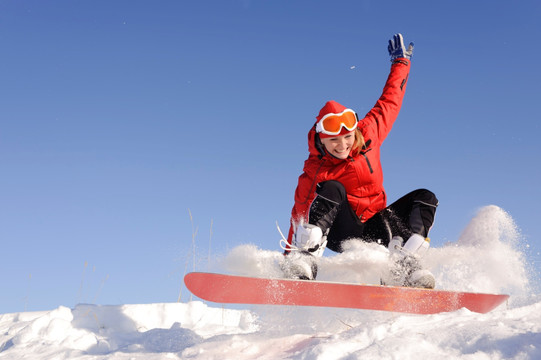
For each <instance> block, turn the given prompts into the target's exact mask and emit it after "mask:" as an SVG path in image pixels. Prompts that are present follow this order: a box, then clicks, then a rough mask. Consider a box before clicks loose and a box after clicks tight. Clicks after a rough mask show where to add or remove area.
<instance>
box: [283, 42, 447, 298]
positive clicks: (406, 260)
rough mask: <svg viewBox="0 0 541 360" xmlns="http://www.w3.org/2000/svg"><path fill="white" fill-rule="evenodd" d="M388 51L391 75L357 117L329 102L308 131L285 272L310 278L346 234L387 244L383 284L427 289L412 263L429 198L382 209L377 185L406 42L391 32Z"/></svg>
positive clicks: (398, 99) (421, 246) (429, 279)
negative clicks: (325, 252)
mask: <svg viewBox="0 0 541 360" xmlns="http://www.w3.org/2000/svg"><path fill="white" fill-rule="evenodd" d="M388 49H389V54H390V56H391V62H392V65H391V72H390V74H389V77H388V79H387V82H386V84H385V87H384V89H383V93H382V95H381V97H380V98H379V100H378V101H377V103H376V105H375V106H374V107H373V108H372V110H370V112H368V114H366V116H365V117H364V118H362V119H358V116H357V114H356V113H355V112H354V111H353V110H351V109H348V108H346V107H345V106H343V105H341V104H339V103H338V102H336V101H329V102H327V103H326V104H325V106H323V108H322V109H321V111H320V112H319V115H318V116H317V117H316V119H317V121H316V123H315V124H314V126H313V127H312V128H311V129H310V132H309V134H308V145H309V157H308V159H307V160H306V161H305V163H304V169H303V170H304V172H303V174H302V175H301V176H300V177H299V183H298V186H297V189H296V191H295V205H294V207H293V210H292V216H291V227H290V230H289V235H288V238H287V243H286V245H285V247H284V249H285V253H286V255H287V256H286V258H285V261H284V263H283V269H284V272H285V274H286V276H287V277H290V278H300V279H315V277H316V273H317V266H316V262H315V258H316V257H319V256H321V255H322V253H323V250H324V249H325V248H326V247H328V248H329V249H331V250H333V251H336V252H341V251H342V244H343V242H344V241H346V240H348V239H352V238H354V239H361V240H363V241H376V242H378V243H381V244H382V245H385V246H389V249H390V252H391V254H392V255H393V256H392V259H393V264H394V265H393V266H392V270H391V271H390V273H389V274H387V275H386V276H384V277H383V278H382V282H383V283H385V284H389V285H400V286H415V287H426V288H433V287H434V283H435V281H434V277H433V275H432V274H431V273H430V272H429V271H427V270H423V269H421V268H420V266H419V261H418V259H419V258H420V256H422V255H423V253H424V252H426V250H427V249H428V239H427V236H428V232H429V230H430V228H431V227H432V224H433V222H434V215H435V212H436V206H437V204H438V200H437V199H436V196H435V195H434V194H433V193H432V192H430V191H428V190H425V189H421V190H416V191H413V192H411V193H409V194H407V195H406V196H404V197H402V198H401V199H399V200H398V201H396V202H394V203H393V204H391V205H390V206H388V207H387V198H386V194H385V190H384V188H383V173H382V168H381V163H380V147H381V145H382V143H383V141H384V140H385V138H386V137H387V135H388V134H389V131H390V130H391V127H392V125H393V123H394V121H395V119H396V118H397V116H398V113H399V111H400V107H401V104H402V99H403V97H404V93H405V91H406V85H407V79H408V74H409V70H410V59H411V56H412V52H413V43H410V44H409V47H408V48H407V49H406V48H405V46H404V42H403V38H402V35H401V34H396V35H394V37H393V39H392V40H390V41H389V47H388ZM403 239H405V240H406V242H405V243H404V242H403Z"/></svg>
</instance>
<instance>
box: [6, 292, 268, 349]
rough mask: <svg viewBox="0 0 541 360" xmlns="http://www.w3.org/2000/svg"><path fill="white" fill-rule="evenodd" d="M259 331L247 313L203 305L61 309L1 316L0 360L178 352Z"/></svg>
mask: <svg viewBox="0 0 541 360" xmlns="http://www.w3.org/2000/svg"><path fill="white" fill-rule="evenodd" d="M257 329H258V324H257V317H256V316H255V315H254V314H253V313H251V312H250V311H247V310H231V309H219V308H211V307H208V306H207V305H205V304H203V303H201V302H190V303H188V304H181V303H177V304H148V305H121V306H98V305H78V306H76V307H75V309H68V308H66V307H59V308H57V309H55V310H52V311H48V312H31V313H20V314H5V315H1V316H0V332H1V333H2V336H1V337H0V358H2V354H10V352H15V353H17V350H19V349H25V352H26V353H29V354H39V356H36V358H39V359H46V358H49V357H50V358H56V357H55V353H56V352H58V349H59V348H60V349H65V351H67V354H69V356H68V357H69V358H72V357H77V356H82V355H100V354H102V355H103V354H111V353H116V352H121V353H123V352H126V353H141V352H142V353H163V352H179V351H182V350H183V349H185V348H188V347H191V346H194V345H196V344H199V343H202V342H203V341H205V339H207V338H209V337H215V336H219V335H231V334H246V333H250V332H255V331H257ZM13 358H15V357H13ZM21 358H22V357H21Z"/></svg>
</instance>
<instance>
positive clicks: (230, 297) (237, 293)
mask: <svg viewBox="0 0 541 360" xmlns="http://www.w3.org/2000/svg"><path fill="white" fill-rule="evenodd" d="M184 283H185V284H186V286H187V288H188V289H189V290H190V291H191V292H192V293H193V294H194V295H195V296H197V297H199V298H201V299H203V300H208V301H212V302H216V303H228V304H265V305H296V306H322V307H337V308H352V309H366V310H380V311H393V312H403V313H411V314H436V313H441V312H450V311H456V310H459V309H461V308H466V309H468V310H470V311H473V312H478V313H487V312H489V311H491V310H493V309H494V308H496V307H497V306H499V305H500V304H502V303H503V302H505V301H506V300H507V299H508V298H509V295H503V294H482V293H470V292H460V291H446V290H434V289H417V288H406V287H394V286H383V285H358V284H349V283H338V282H328V281H306V280H289V279H267V278H254V277H246V276H235V275H225V274H214V273H202V272H193V273H189V274H187V275H186V276H185V277H184Z"/></svg>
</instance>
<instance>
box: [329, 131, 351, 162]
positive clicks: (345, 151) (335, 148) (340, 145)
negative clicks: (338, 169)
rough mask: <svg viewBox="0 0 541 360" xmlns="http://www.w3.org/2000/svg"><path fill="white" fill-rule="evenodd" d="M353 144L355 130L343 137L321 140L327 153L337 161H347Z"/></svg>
mask: <svg viewBox="0 0 541 360" xmlns="http://www.w3.org/2000/svg"><path fill="white" fill-rule="evenodd" d="M354 142H355V130H353V131H350V132H349V133H347V134H345V135H341V136H335V137H330V138H323V139H321V143H322V144H323V146H325V149H326V150H327V152H328V153H329V154H331V155H332V156H334V157H336V158H338V159H347V157H348V156H349V153H350V152H351V148H352V147H353V143H354Z"/></svg>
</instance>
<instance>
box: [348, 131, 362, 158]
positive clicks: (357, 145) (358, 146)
mask: <svg viewBox="0 0 541 360" xmlns="http://www.w3.org/2000/svg"><path fill="white" fill-rule="evenodd" d="M364 145H365V142H364V136H363V134H362V133H361V130H359V128H355V142H354V143H353V149H352V151H351V155H352V156H357V155H359V154H360V153H361V151H362V150H363V147H364Z"/></svg>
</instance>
